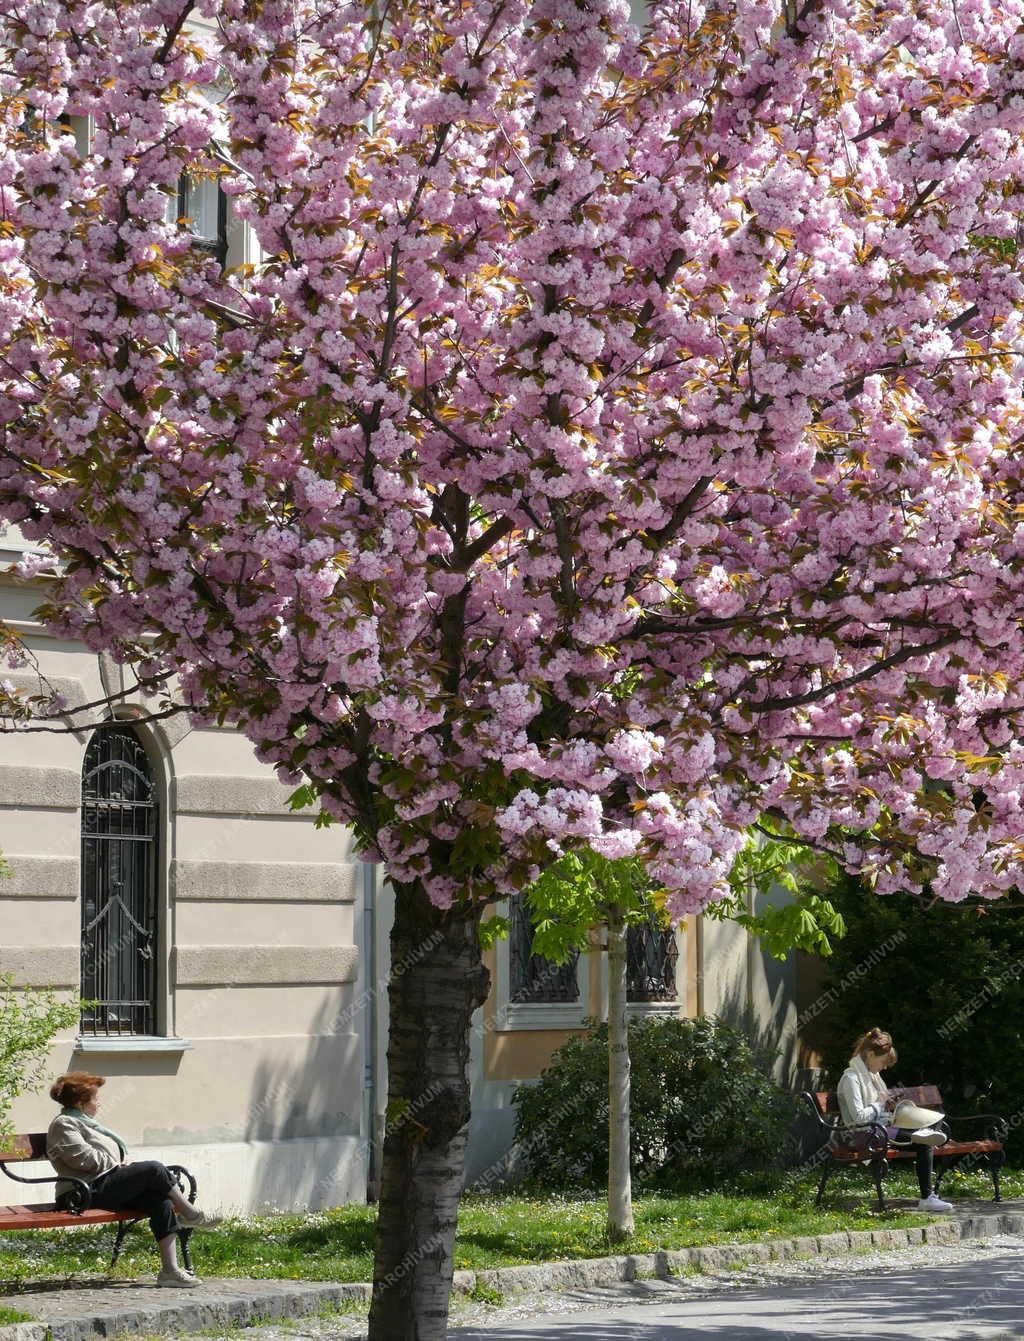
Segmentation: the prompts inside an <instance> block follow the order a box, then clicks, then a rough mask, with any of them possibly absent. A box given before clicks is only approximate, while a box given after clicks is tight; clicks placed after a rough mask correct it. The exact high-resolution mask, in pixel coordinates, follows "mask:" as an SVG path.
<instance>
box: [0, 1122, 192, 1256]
mask: <svg viewBox="0 0 1024 1341" xmlns="http://www.w3.org/2000/svg"><path fill="white" fill-rule="evenodd" d="M45 1159H46V1132H44V1131H43V1132H31V1133H28V1134H26V1135H22V1136H15V1138H14V1141H13V1143H12V1144H11V1145H10V1146H9V1147H8V1148H7V1149H6V1150H0V1171H2V1172H3V1173H5V1174H6V1175H7V1177H8V1178H12V1179H13V1180H14V1181H15V1182H16V1183H56V1182H57V1181H58V1179H57V1178H56V1177H55V1176H54V1177H52V1178H26V1177H25V1176H24V1175H22V1174H18V1173H13V1172H12V1171H11V1169H10V1168H8V1165H10V1164H23V1163H27V1162H28V1161H29V1160H45ZM167 1168H168V1170H169V1171H170V1172H171V1173H172V1174H173V1175H174V1181H175V1182H176V1183H177V1185H178V1187H179V1189H180V1190H181V1192H182V1194H183V1195H184V1196H186V1197H187V1198H188V1200H189V1201H191V1202H194V1201H195V1199H196V1180H195V1178H193V1176H192V1175H191V1173H189V1171H188V1169H186V1168H183V1167H182V1165H180V1164H168V1166H167ZM60 1181H61V1182H66V1183H69V1184H70V1187H69V1188H68V1190H67V1191H66V1192H64V1193H63V1194H62V1196H61V1205H60V1206H57V1205H56V1204H55V1203H54V1202H52V1201H51V1202H45V1203H42V1204H40V1205H34V1206H2V1205H0V1233H2V1232H6V1231H7V1230H12V1229H13V1230H20V1229H61V1228H64V1227H65V1226H67V1225H107V1224H116V1225H117V1238H116V1239H115V1241H114V1253H113V1256H112V1257H111V1259H110V1265H111V1267H112V1268H113V1267H114V1266H115V1265H116V1264H117V1259H118V1257H119V1256H120V1254H121V1245H122V1244H123V1243H124V1237H125V1235H126V1234H127V1232H128V1230H129V1229H131V1227H132V1225H134V1224H137V1223H138V1222H139V1220H143V1219H146V1218H147V1217H145V1216H141V1215H139V1214H138V1212H137V1211H105V1210H100V1209H99V1208H94V1207H92V1206H91V1205H90V1202H91V1199H92V1197H91V1193H90V1190H89V1184H88V1183H87V1182H85V1181H84V1180H83V1179H81V1178H62V1179H61V1180H60ZM191 1236H192V1231H191V1230H190V1229H181V1230H180V1231H179V1233H178V1239H179V1242H180V1243H181V1256H182V1260H183V1261H184V1263H185V1266H186V1268H187V1269H188V1270H189V1271H191V1270H192V1258H191V1256H190V1254H189V1244H188V1241H189V1239H190V1238H191Z"/></svg>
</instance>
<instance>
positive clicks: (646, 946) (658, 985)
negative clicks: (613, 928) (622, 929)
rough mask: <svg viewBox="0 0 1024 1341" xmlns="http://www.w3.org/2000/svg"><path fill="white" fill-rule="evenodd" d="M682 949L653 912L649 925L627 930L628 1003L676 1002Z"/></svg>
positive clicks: (670, 931)
mask: <svg viewBox="0 0 1024 1341" xmlns="http://www.w3.org/2000/svg"><path fill="white" fill-rule="evenodd" d="M678 959H679V946H678V945H677V944H676V934H675V931H674V929H673V928H671V927H662V926H661V924H660V922H659V920H658V917H657V914H656V913H655V911H654V909H652V910H651V913H650V916H649V917H648V920H647V921H646V922H640V923H637V924H635V925H634V926H630V927H627V928H626V1000H627V1001H676V1000H677V999H678V997H677V993H676V963H677V961H678Z"/></svg>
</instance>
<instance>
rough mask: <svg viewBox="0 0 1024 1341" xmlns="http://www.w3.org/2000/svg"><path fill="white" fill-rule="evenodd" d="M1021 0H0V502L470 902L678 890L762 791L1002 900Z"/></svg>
mask: <svg viewBox="0 0 1024 1341" xmlns="http://www.w3.org/2000/svg"><path fill="white" fill-rule="evenodd" d="M1022 15H1024V7H1022V4H1021V0H957V3H954V0H925V2H922V0H885V3H881V4H878V3H874V0H872V2H871V3H866V2H865V0H805V2H804V3H803V4H798V5H789V6H788V7H787V9H786V11H785V13H783V14H782V15H780V13H779V8H778V5H777V4H775V3H766V2H763V0H717V2H716V3H711V4H704V3H695V2H691V0H687V3H682V0H679V2H678V3H676V2H671V0H670V2H666V3H655V4H653V5H652V6H651V7H650V24H649V27H648V28H647V29H646V30H645V31H643V32H641V31H639V30H638V29H637V28H635V27H634V26H632V25H631V23H630V21H629V14H628V7H627V5H626V4H625V3H623V0H536V3H527V0H481V3H473V4H468V3H462V2H459V0H443V2H442V3H437V2H435V0H430V2H429V3H427V2H426V0H403V3H401V4H394V3H389V0H381V3H379V4H378V5H376V6H369V5H366V4H333V5H321V4H319V3H316V2H315V0H217V3H214V0H201V2H200V3H193V0H145V2H144V3H140V2H139V0H116V2H115V0H33V3H31V4H27V3H25V2H24V0H2V3H0V49H2V53H3V55H2V68H3V71H4V73H3V75H2V77H0V98H2V123H3V124H2V132H0V134H2V139H0V209H2V223H0V260H2V263H3V277H2V279H0V355H2V364H0V422H2V424H3V436H2V441H0V507H2V510H3V513H4V515H6V517H7V518H8V519H10V520H13V521H15V522H17V523H18V524H19V526H20V527H21V528H22V530H23V532H24V533H25V534H26V535H27V536H28V537H29V538H30V539H35V540H41V541H46V542H47V544H48V545H50V546H51V547H52V548H53V550H54V551H56V553H57V554H58V555H59V556H60V557H61V560H62V562H63V567H62V569H61V572H60V576H59V579H58V580H57V581H56V582H55V585H54V586H53V588H52V591H51V593H50V600H49V604H48V608H47V615H48V618H49V619H50V621H51V622H52V624H53V625H54V627H56V628H58V629H60V630H62V631H63V632H65V633H67V634H69V635H75V636H79V637H81V638H83V639H84V640H85V641H86V643H87V644H88V645H89V646H91V647H94V648H112V649H113V650H114V652H115V654H116V655H117V656H118V657H121V658H124V659H127V660H131V661H133V662H135V663H137V664H138V665H139V666H140V668H141V670H142V673H143V674H144V676H147V677H149V678H151V679H152V680H153V682H154V683H162V681H161V680H160V677H161V676H165V675H167V674H169V673H174V674H175V675H176V676H177V677H178V682H179V683H180V685H181V687H182V693H183V695H184V698H185V701H186V702H187V703H188V704H189V705H190V706H192V707H193V708H194V709H196V710H197V712H198V713H200V714H202V715H208V716H209V717H211V718H219V719H221V720H228V721H232V722H237V723H238V724H239V725H240V726H241V727H242V728H243V729H244V730H245V731H246V732H247V733H248V734H249V735H250V736H251V738H252V739H253V741H254V742H255V743H256V745H257V747H258V750H259V753H260V755H261V757H262V758H263V759H264V760H267V761H270V762H271V763H273V764H274V765H276V766H278V768H279V769H280V772H281V775H282V777H283V778H284V779H285V780H286V781H289V782H291V783H292V784H295V785H298V784H300V783H302V784H303V785H305V786H308V787H309V788H310V789H311V791H310V793H309V795H310V797H311V798H312V799H316V800H318V801H319V803H320V804H321V805H322V806H323V807H324V809H325V810H326V811H327V812H328V813H329V814H331V815H333V816H336V817H338V818H340V819H343V820H345V821H348V822H350V823H352V824H353V825H354V826H355V830H356V832H357V834H358V837H359V840H360V842H361V843H362V845H363V846H364V848H365V849H367V850H368V851H370V852H371V853H374V854H379V855H380V856H381V857H382V858H384V859H385V860H386V861H387V863H388V866H389V869H390V872H391V874H392V877H393V878H394V879H395V881H396V882H398V883H400V884H401V883H415V884H418V885H420V886H422V887H425V888H426V889H427V890H428V892H429V895H430V897H431V898H432V899H433V900H434V902H435V903H436V904H437V905H439V906H446V905H448V904H450V903H451V902H452V900H461V899H463V898H469V899H473V900H476V901H481V900H483V899H486V898H488V897H491V896H493V894H494V893H495V891H501V890H506V889H509V888H512V887H518V886H521V885H522V884H523V883H524V882H525V881H526V880H527V879H529V878H531V877H533V876H535V875H536V874H537V873H538V872H539V870H540V869H541V867H542V866H543V864H544V863H545V862H546V861H547V860H548V859H549V858H550V857H551V855H552V854H553V853H554V854H557V853H559V852H560V851H563V850H565V849H566V848H572V847H574V846H580V845H582V844H584V843H586V844H589V845H590V846H591V847H592V848H593V849H594V850H596V851H597V852H599V853H601V854H603V855H605V856H609V857H618V856H623V855H629V854H632V853H638V854H639V855H640V856H641V857H642V858H643V860H644V861H645V862H646V863H647V864H648V865H649V867H650V869H651V871H652V872H653V875H654V877H655V879H656V881H657V882H658V883H660V884H661V885H663V886H664V887H665V888H666V889H667V890H668V891H669V896H670V906H671V908H672V909H673V911H674V912H675V913H677V914H682V913H684V912H687V911H692V910H694V909H698V908H700V907H701V906H703V905H704V904H706V902H707V901H708V900H710V899H712V898H714V897H715V896H716V895H717V894H718V893H720V892H722V891H723V890H724V888H725V880H726V877H727V874H728V869H729V866H730V863H731V861H732V859H733V856H734V854H735V852H736V851H737V850H738V848H739V846H740V845H741V843H742V837H743V833H744V830H745V829H746V827H747V826H748V825H750V824H751V822H753V821H755V820H756V819H757V818H758V817H759V816H761V815H770V816H772V817H773V818H774V820H775V821H777V822H781V823H783V824H786V823H788V824H789V825H791V826H792V828H793V830H795V832H796V833H797V834H798V835H799V836H801V837H802V838H803V839H805V840H807V841H810V842H816V843H821V844H822V845H823V846H826V847H828V848H830V849H832V850H834V851H837V852H839V853H840V854H841V855H842V856H843V857H844V858H845V860H846V862H847V863H848V865H850V866H851V867H860V868H862V869H863V870H865V871H866V872H867V873H868V874H869V875H872V876H873V877H876V878H877V883H878V887H879V888H882V889H891V888H894V887H898V886H905V885H909V887H911V888H914V887H916V886H917V885H918V884H919V883H920V882H921V881H923V880H924V879H925V878H927V879H929V880H930V881H931V882H932V888H933V889H934V890H935V891H936V892H937V893H939V894H940V895H941V896H942V897H944V898H949V899H959V898H961V897H963V896H964V895H966V894H967V893H968V892H969V891H978V892H981V893H983V894H997V893H999V892H1001V891H1002V890H1004V889H1005V888H1006V887H1007V886H1008V885H1009V884H1010V883H1012V881H1013V879H1014V878H1015V872H1016V869H1017V866H1018V863H1019V854H1020V848H1019V837H1018V836H1019V834H1020V831H1021V827H1022V815H1021V800H1020V796H1021V791H1020V788H1021V780H1022V768H1024V755H1022V752H1021V748H1020V746H1019V745H1018V744H1017V741H1016V730H1017V720H1018V714H1019V711H1020V709H1021V697H1020V673H1021V658H1022V650H1024V642H1022V636H1021V626H1020V619H1021V613H1022V609H1024V604H1022V573H1021V551H1022V546H1024V531H1022V529H1021V526H1020V522H1019V517H1018V514H1019V511H1020V508H1021V506H1022V504H1024V491H1022V487H1021V457H1020V453H1019V450H1018V447H1019V444H1018V436H1019V434H1020V431H1021V411H1022V403H1021V391H1020V384H1021V377H1020V354H1019V350H1018V341H1019V339H1020V326H1021V311H1022V287H1021V281H1020V275H1019V263H1018V258H1017V252H1016V247H1015V245H1014V240H1015V238H1016V236H1017V230H1018V226H1019V218H1020V215H1021V211H1022V206H1024V200H1022V195H1021V170H1022V165H1024V154H1022V141H1021V130H1022V128H1024V70H1022V55H1024V31H1022ZM66 114H70V115H72V116H76V115H77V116H87V117H88V118H89V119H90V123H91V128H92V131H91V143H90V144H89V145H88V146H85V145H83V144H82V142H81V139H80V138H78V139H76V137H75V135H74V134H72V133H70V132H69V130H68V128H67V126H66V125H64V124H62V123H61V120H60V118H61V117H62V116H64V115H66ZM184 172H187V173H189V174H191V175H192V177H193V178H194V179H196V180H198V179H201V178H202V177H204V176H207V177H209V176H217V177H218V178H219V180H220V182H221V185H222V187H223V189H224V191H225V192H226V193H227V194H228V195H229V197H230V200H231V206H232V210H233V213H234V216H235V218H236V219H239V220H244V221H246V222H247V223H248V224H249V225H251V226H252V228H253V229H254V230H255V232H256V234H257V235H258V238H259V241H260V244H261V246H262V252H263V258H262V260H261V261H260V262H259V263H258V264H255V265H254V266H248V267H241V268H236V269H234V270H230V271H227V272H222V270H221V267H220V266H219V264H218V263H217V261H216V260H215V259H214V258H212V257H211V256H210V255H209V253H208V252H206V251H204V250H202V249H201V248H197V247H196V246H195V245H193V242H192V239H191V235H190V233H189V231H188V230H187V228H184V227H182V226H181V224H180V222H179V221H177V220H175V219H174V218H173V214H174V210H173V208H172V209H170V211H169V209H168V201H169V198H170V197H171V195H172V194H173V193H174V191H175V188H176V183H177V181H178V179H179V176H180V175H181V174H182V173H184ZM46 562H47V560H46V559H42V560H40V561H39V564H45V563H46ZM37 567H38V564H37ZM25 570H26V571H34V569H33V562H32V561H31V560H29V561H27V562H26V565H25ZM869 830H870V837H869V838H868V839H866V840H865V841H863V842H861V841H859V836H860V835H862V834H865V833H867V831H869Z"/></svg>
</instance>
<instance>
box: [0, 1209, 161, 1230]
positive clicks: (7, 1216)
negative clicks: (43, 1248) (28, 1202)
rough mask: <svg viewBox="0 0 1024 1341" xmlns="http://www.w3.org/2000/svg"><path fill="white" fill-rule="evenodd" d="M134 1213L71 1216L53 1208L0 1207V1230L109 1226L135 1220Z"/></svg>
mask: <svg viewBox="0 0 1024 1341" xmlns="http://www.w3.org/2000/svg"><path fill="white" fill-rule="evenodd" d="M138 1218H139V1216H138V1212H136V1211H83V1213H82V1214H81V1215H71V1214H69V1213H68V1212H67V1211H58V1210H55V1209H54V1208H53V1206H0V1230H3V1231H5V1232H6V1231H7V1230H13V1229H62V1228H64V1227H65V1226H66V1225H110V1224H113V1223H114V1222H115V1221H117V1220H137V1219H138Z"/></svg>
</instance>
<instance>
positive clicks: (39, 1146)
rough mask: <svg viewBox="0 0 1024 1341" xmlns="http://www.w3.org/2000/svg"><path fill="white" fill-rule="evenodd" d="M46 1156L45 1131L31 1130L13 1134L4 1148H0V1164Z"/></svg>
mask: <svg viewBox="0 0 1024 1341" xmlns="http://www.w3.org/2000/svg"><path fill="white" fill-rule="evenodd" d="M45 1158H46V1132H44V1131H33V1132H26V1133H25V1134H24V1135H21V1136H15V1138H14V1140H13V1141H12V1142H11V1144H10V1145H9V1146H8V1147H7V1148H6V1150H0V1164H18V1163H21V1162H23V1161H25V1160H29V1159H45Z"/></svg>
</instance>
